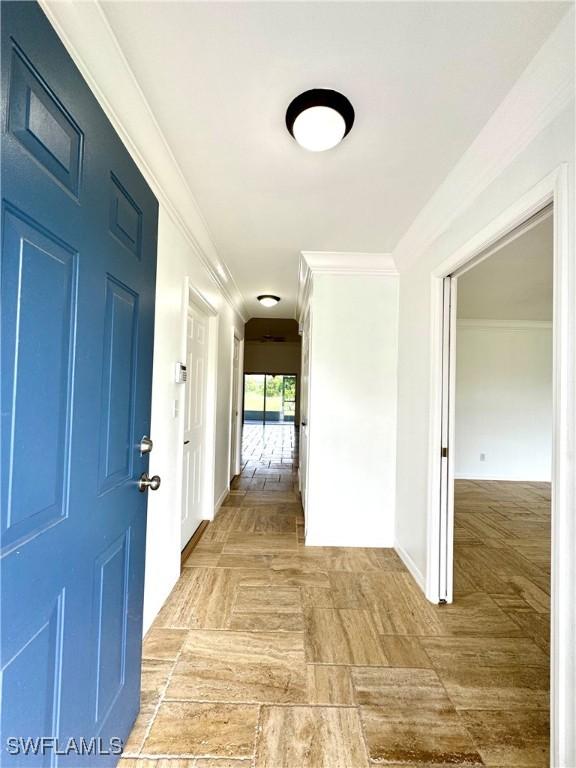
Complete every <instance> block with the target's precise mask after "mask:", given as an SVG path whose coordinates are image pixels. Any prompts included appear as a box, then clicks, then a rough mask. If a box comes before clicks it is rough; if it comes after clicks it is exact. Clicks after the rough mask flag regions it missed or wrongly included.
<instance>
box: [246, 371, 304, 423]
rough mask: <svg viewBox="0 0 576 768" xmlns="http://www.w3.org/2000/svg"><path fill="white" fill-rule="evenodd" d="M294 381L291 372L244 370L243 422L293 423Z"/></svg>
mask: <svg viewBox="0 0 576 768" xmlns="http://www.w3.org/2000/svg"><path fill="white" fill-rule="evenodd" d="M296 381H297V377H296V375H294V374H285V373H246V374H244V424H262V425H263V426H265V425H266V424H294V421H295V418H296Z"/></svg>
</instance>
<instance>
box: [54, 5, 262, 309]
mask: <svg viewBox="0 0 576 768" xmlns="http://www.w3.org/2000/svg"><path fill="white" fill-rule="evenodd" d="M39 3H40V6H41V8H42V10H43V11H44V13H45V14H46V16H47V17H48V20H49V21H50V23H51V24H52V26H53V27H54V29H55V31H56V33H57V34H58V36H59V37H60V39H61V41H62V43H63V44H64V46H65V48H66V49H67V51H68V53H69V54H70V56H71V57H72V59H73V60H74V63H75V64H76V66H77V67H78V69H79V70H80V73H81V74H82V76H83V77H84V79H85V80H86V82H87V84H88V86H89V88H90V90H91V91H92V93H93V94H94V96H95V97H96V99H97V100H98V102H99V104H100V106H101V107H102V109H103V110H104V112H105V113H106V116H107V117H108V119H109V120H110V122H111V123H112V125H113V127H114V129H115V130H116V132H117V133H118V135H119V136H120V138H121V139H122V142H123V143H124V145H125V146H126V148H127V150H128V152H129V153H130V155H131V156H132V158H133V160H134V162H135V163H136V164H137V166H138V167H139V169H140V171H141V172H142V174H143V176H144V177H145V179H146V181H147V182H148V184H149V185H150V187H151V189H152V191H153V192H154V194H155V195H156V197H157V198H158V200H159V202H160V203H161V205H162V206H163V208H164V209H165V210H166V211H167V212H168V213H169V215H170V217H171V218H172V219H173V221H174V222H175V223H176V224H177V225H178V227H179V228H180V229H181V231H182V233H183V235H184V237H185V238H186V240H187V241H188V243H189V244H190V246H191V248H192V249H193V251H194V253H195V254H196V256H197V257H198V259H199V260H200V261H201V263H202V264H203V266H204V267H205V269H206V270H207V272H208V273H209V275H210V277H211V278H212V280H213V281H214V283H215V284H216V285H217V286H218V288H219V289H220V291H221V293H222V295H223V296H224V298H225V299H226V301H227V302H228V303H229V304H230V306H231V307H232V308H233V309H234V311H235V312H237V314H238V316H239V317H240V318H241V319H242V320H243V321H244V322H246V320H247V314H246V310H245V303H244V298H243V296H242V294H241V293H240V290H239V289H238V286H237V285H236V283H235V282H234V278H233V277H232V275H231V273H230V270H229V269H228V267H227V265H226V264H225V262H224V261H223V259H222V258H221V257H220V256H219V255H218V252H217V250H216V246H215V245H214V241H213V239H212V236H211V234H210V232H209V229H208V225H207V223H206V221H205V219H204V217H203V215H202V213H201V211H200V208H199V207H198V203H197V202H196V199H195V198H194V195H193V193H192V191H191V189H190V186H189V184H188V182H187V180H186V178H185V177H184V174H183V173H182V171H181V169H180V166H179V165H178V162H177V160H176V158H175V157H174V154H173V152H172V150H171V149H170V147H169V145H168V142H167V140H166V137H165V136H164V134H163V132H162V129H161V128H160V125H159V124H158V121H157V119H156V116H155V115H154V113H153V111H152V109H151V107H150V105H149V104H148V101H147V100H146V97H145V95H144V93H143V91H142V89H141V88H140V85H139V83H138V81H137V79H136V77H135V75H134V73H133V71H132V69H131V67H130V65H129V63H128V61H127V59H126V57H125V55H124V53H123V51H122V49H121V47H120V45H119V43H118V40H117V39H116V36H115V35H114V32H113V30H112V28H111V26H110V23H109V21H108V18H107V17H106V12H105V10H104V9H103V7H102V5H101V3H100V2H98V0H83V1H82V2H59V1H58V0H39Z"/></svg>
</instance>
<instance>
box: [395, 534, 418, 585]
mask: <svg viewBox="0 0 576 768" xmlns="http://www.w3.org/2000/svg"><path fill="white" fill-rule="evenodd" d="M394 550H395V552H396V554H397V555H398V557H399V558H400V560H402V562H403V563H404V565H405V566H406V568H408V570H409V571H410V574H411V575H412V578H413V579H414V581H415V582H416V584H418V586H419V587H420V589H421V590H422V592H425V591H426V577H425V576H424V574H423V573H422V571H421V570H420V568H418V566H417V565H416V563H415V562H414V560H413V559H412V558H411V557H410V555H409V554H408V552H407V551H406V550H405V549H404V547H402V546H401V545H400V544H399V543H398V542H396V543H395V544H394Z"/></svg>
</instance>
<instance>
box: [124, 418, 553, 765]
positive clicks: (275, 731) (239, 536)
mask: <svg viewBox="0 0 576 768" xmlns="http://www.w3.org/2000/svg"><path fill="white" fill-rule="evenodd" d="M256 429H257V430H258V429H259V430H260V431H259V432H258V431H255V430H254V429H253V428H252V427H251V428H250V429H248V430H246V432H245V438H246V443H245V449H246V453H245V462H244V464H243V470H242V475H241V477H239V478H237V479H236V480H235V481H234V488H233V490H232V491H231V493H230V496H229V497H228V499H227V501H226V503H225V505H224V506H223V507H222V509H221V511H220V513H219V514H218V516H217V518H216V520H215V521H214V523H212V524H211V525H210V526H209V527H208V528H207V529H206V532H205V534H204V536H203V537H202V539H201V541H200V543H199V545H198V546H197V548H196V549H195V550H194V551H193V553H192V555H191V556H190V558H189V559H188V561H187V562H186V564H185V567H184V569H183V573H182V576H181V578H180V580H179V582H178V583H177V585H176V586H175V588H174V590H173V592H172V594H171V596H170V598H169V600H168V602H167V603H166V605H165V606H164V608H163V609H162V611H161V613H160V614H159V616H158V617H157V619H156V621H155V623H154V625H153V627H152V629H151V630H150V632H149V633H148V635H147V637H146V639H145V643H144V661H143V673H142V711H141V714H140V716H139V718H138V720H137V722H136V724H135V727H134V730H133V732H132V734H131V737H130V740H129V742H128V744H127V746H126V751H125V757H124V759H123V760H122V761H121V764H120V765H121V766H122V768H249V767H250V766H256V768H263V767H264V766H266V767H267V768H304V767H306V768H316V767H320V766H322V768H355V767H356V766H369V765H386V766H400V765H402V766H444V765H445V766H448V765H450V766H454V765H460V766H473V765H487V766H498V767H499V768H502V767H504V766H506V767H511V766H531V768H535V767H536V766H546V765H547V764H548V677H549V671H548V669H549V659H548V634H549V597H548V595H549V586H548V583H549V576H548V571H549V551H548V549H549V530H550V528H549V526H550V521H549V486H547V485H541V484H520V483H478V482H468V481H467V482H459V483H458V487H457V514H456V519H457V530H456V538H457V544H456V551H455V560H456V572H455V578H456V586H457V589H456V601H455V603H454V604H453V605H450V606H444V607H437V606H434V605H431V604H430V603H429V602H427V601H426V600H425V598H424V596H423V595H422V593H421V591H420V590H419V588H418V587H417V586H416V584H415V583H414V581H413V579H412V577H411V576H410V574H409V573H408V571H407V570H406V568H405V567H404V565H403V564H402V562H401V561H400V559H399V558H398V556H397V555H396V553H395V552H394V551H393V550H382V549H344V548H310V547H309V548H306V547H304V535H303V530H304V528H303V515H302V509H301V506H300V501H299V495H298V492H297V475H296V468H295V459H294V457H295V441H294V433H293V431H292V429H291V428H290V427H282V426H270V427H267V428H266V429H263V428H262V427H259V428H256ZM335 481H336V482H337V479H335Z"/></svg>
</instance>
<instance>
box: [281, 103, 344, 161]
mask: <svg viewBox="0 0 576 768" xmlns="http://www.w3.org/2000/svg"><path fill="white" fill-rule="evenodd" d="M353 125H354V107H353V106H352V104H350V102H349V101H348V99H347V98H346V96H343V95H342V94H341V93H338V91H331V90H328V89H326V88H313V89H312V90H311V91H304V93H301V94H300V96H296V98H295V99H294V100H293V101H292V102H291V103H290V106H289V107H288V109H287V110H286V127H287V128H288V130H289V132H290V133H291V134H292V136H293V137H294V138H295V139H296V141H297V142H298V144H300V146H301V147H304V149H309V150H310V151H311V152H324V151H325V150H326V149H332V147H335V146H336V145H337V144H339V143H340V142H341V141H342V139H343V138H344V136H346V135H347V134H348V133H350V130H351V128H352V126H353Z"/></svg>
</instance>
